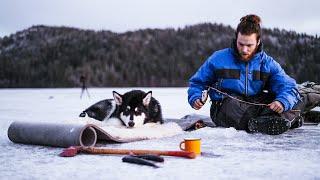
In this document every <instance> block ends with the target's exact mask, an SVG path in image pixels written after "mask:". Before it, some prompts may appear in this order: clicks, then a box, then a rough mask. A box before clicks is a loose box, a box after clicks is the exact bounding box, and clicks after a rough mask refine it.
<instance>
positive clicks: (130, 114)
mask: <svg viewBox="0 0 320 180" xmlns="http://www.w3.org/2000/svg"><path fill="white" fill-rule="evenodd" d="M113 97H114V100H115V102H116V104H117V106H118V107H119V116H120V117H119V118H120V120H121V121H122V122H123V123H124V124H125V126H127V127H138V126H142V125H143V124H144V123H145V120H146V118H148V106H149V104H150V101H151V98H152V91H149V92H147V93H145V92H143V91H140V90H133V91H129V92H127V93H125V94H123V95H121V94H119V93H117V92H116V91H113Z"/></svg>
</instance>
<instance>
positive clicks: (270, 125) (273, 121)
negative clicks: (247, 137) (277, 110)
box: [248, 116, 291, 135]
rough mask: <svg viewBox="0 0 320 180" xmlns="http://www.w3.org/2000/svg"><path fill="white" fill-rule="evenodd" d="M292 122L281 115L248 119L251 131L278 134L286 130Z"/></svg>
mask: <svg viewBox="0 0 320 180" xmlns="http://www.w3.org/2000/svg"><path fill="white" fill-rule="evenodd" d="M290 127H291V122H290V121H289V120H288V119H286V118H282V117H279V116H259V117H256V118H251V119H249V121H248V130H249V132H260V133H263V134H269V135H278V134H282V133H284V132H286V131H287V130H288V129H290Z"/></svg>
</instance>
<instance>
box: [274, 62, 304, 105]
mask: <svg viewBox="0 0 320 180" xmlns="http://www.w3.org/2000/svg"><path fill="white" fill-rule="evenodd" d="M271 62H272V63H271V66H270V68H271V69H270V72H271V77H270V86H271V90H272V92H273V93H275V95H276V98H275V100H277V101H279V102H281V103H282V105H283V107H284V111H288V110H291V109H292V108H293V106H294V105H295V104H297V102H298V101H299V100H300V95H299V92H298V87H297V84H296V81H295V80H294V79H293V78H291V77H289V76H288V75H287V74H286V73H285V72H284V70H283V69H282V67H281V66H280V64H279V63H277V62H276V61H275V60H273V59H272V61H271Z"/></svg>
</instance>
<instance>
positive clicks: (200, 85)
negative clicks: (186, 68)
mask: <svg viewBox="0 0 320 180" xmlns="http://www.w3.org/2000/svg"><path fill="white" fill-rule="evenodd" d="M213 60H214V54H213V55H212V56H210V57H209V58H208V59H207V60H206V61H205V63H204V64H203V65H202V66H201V67H200V68H199V69H198V71H197V72H196V73H195V74H194V75H193V76H192V77H191V78H190V79H189V89H188V102H189V104H190V105H191V107H193V104H194V102H195V101H196V100H197V99H201V94H202V91H203V90H205V89H207V87H206V86H209V85H211V84H212V82H213V78H214V73H213V72H214V65H213Z"/></svg>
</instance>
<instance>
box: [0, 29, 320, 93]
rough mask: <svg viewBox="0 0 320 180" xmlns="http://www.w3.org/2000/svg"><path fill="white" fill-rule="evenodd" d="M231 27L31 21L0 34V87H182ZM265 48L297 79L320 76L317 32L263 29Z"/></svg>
mask: <svg viewBox="0 0 320 180" xmlns="http://www.w3.org/2000/svg"><path fill="white" fill-rule="evenodd" d="M233 38H234V29H233V28H231V27H230V26H225V25H222V24H211V23H204V24H198V25H193V26H186V27H184V28H179V29H170V28H167V29H142V30H137V31H128V32H125V33H114V32H111V31H92V30H82V29H76V28H70V27H52V26H42V25H39V26H33V27H30V28H28V29H26V30H23V31H19V32H17V33H15V34H12V35H10V36H5V37H3V38H0V87H1V88H7V87H16V88H18V87H34V88H35V87H50V88H51V87H77V86H80V82H79V78H80V76H81V75H84V76H85V77H86V79H87V83H88V86H90V87H115V86H116V87H129V86H134V87H147V86H149V87H172V86H187V84H188V79H189V78H190V76H191V75H192V74H193V73H194V72H195V71H196V70H197V69H198V68H199V67H200V65H201V64H202V63H203V62H204V61H205V60H206V58H207V57H209V56H210V55H211V54H212V53H213V52H214V51H216V50H218V49H222V48H226V47H230V45H231V42H232V39H233ZM262 41H263V43H264V50H265V51H266V52H267V53H268V54H269V55H271V56H273V57H274V58H275V59H276V60H277V61H278V62H279V63H280V64H281V65H282V66H283V67H284V69H285V71H286V72H287V73H288V74H289V75H290V76H292V77H293V78H295V79H296V80H297V82H298V83H301V82H304V81H307V80H309V81H315V82H320V75H319V74H320V73H319V71H320V39H319V37H316V36H310V35H306V34H299V33H296V32H293V31H285V30H279V29H264V30H263V36H262Z"/></svg>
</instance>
